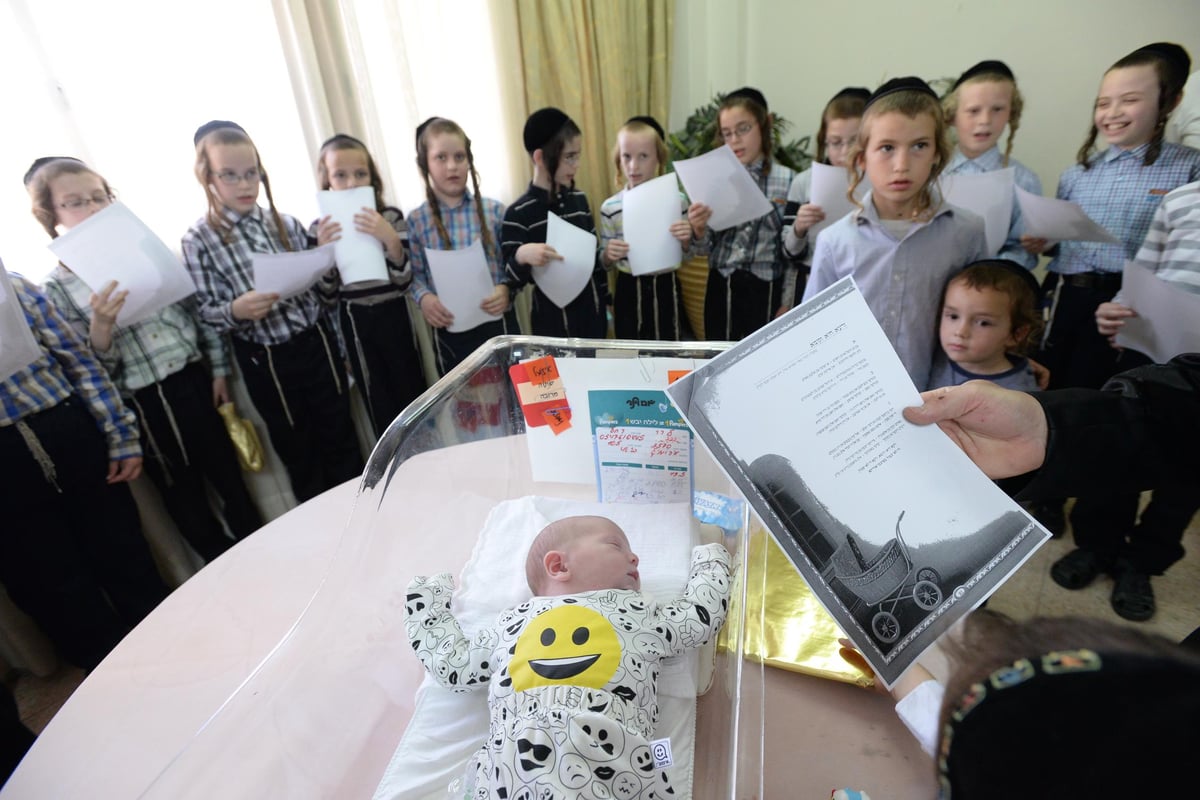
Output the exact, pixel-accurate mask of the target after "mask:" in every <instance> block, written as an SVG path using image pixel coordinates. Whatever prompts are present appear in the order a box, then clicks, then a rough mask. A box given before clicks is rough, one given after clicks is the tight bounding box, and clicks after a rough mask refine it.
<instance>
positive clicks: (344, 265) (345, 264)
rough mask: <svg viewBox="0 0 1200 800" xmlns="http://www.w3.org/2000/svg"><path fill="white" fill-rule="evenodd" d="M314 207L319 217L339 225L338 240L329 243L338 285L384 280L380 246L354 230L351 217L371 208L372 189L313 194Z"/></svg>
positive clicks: (385, 271) (384, 271) (381, 245)
mask: <svg viewBox="0 0 1200 800" xmlns="http://www.w3.org/2000/svg"><path fill="white" fill-rule="evenodd" d="M317 206H318V207H319V208H320V209H321V216H323V217H325V216H328V217H332V219H333V221H334V222H337V223H338V224H340V225H341V226H342V234H341V238H340V239H338V240H337V241H336V242H334V243H333V256H334V260H335V261H337V268H338V272H339V273H340V274H341V276H342V283H345V284H351V283H358V282H359V281H386V280H388V271H387V261H386V260H385V259H384V254H383V243H382V242H380V241H379V240H378V239H376V238H375V237H374V236H372V235H371V234H369V233H363V232H361V231H359V230H358V229H357V228H355V227H354V215H355V214H357V213H359V212H360V211H362V210H363V209H364V208H374V207H375V189H374V187H371V186H359V187H357V188H355V189H344V190H342V191H339V192H333V191H325V192H317Z"/></svg>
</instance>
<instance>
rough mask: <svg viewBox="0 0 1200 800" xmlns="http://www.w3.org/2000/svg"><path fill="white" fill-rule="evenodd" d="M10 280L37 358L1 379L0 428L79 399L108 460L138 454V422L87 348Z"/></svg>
mask: <svg viewBox="0 0 1200 800" xmlns="http://www.w3.org/2000/svg"><path fill="white" fill-rule="evenodd" d="M0 266H3V265H0ZM9 278H10V279H11V282H12V287H13V291H14V292H15V293H16V295H17V300H18V302H19V303H20V304H21V310H22V311H24V312H25V321H26V322H27V323H28V324H29V329H30V330H31V331H33V338H34V339H36V340H37V342H38V344H40V345H41V347H42V356H41V358H39V359H37V360H36V361H34V362H33V363H32V364H29V365H27V366H24V367H22V368H21V369H19V370H17V371H16V372H15V373H13V374H12V375H11V376H9V377H8V378H5V379H4V380H3V381H0V406H2V407H0V425H14V424H16V423H17V422H20V421H21V420H22V419H24V418H25V417H28V416H30V415H31V414H36V413H38V412H39V411H45V410H47V409H50V408H53V407H54V406H56V405H58V404H59V403H61V402H63V401H64V400H66V399H67V398H69V397H71V395H78V396H79V398H80V399H81V400H83V402H84V404H85V405H86V406H87V410H88V413H90V414H91V415H92V417H93V418H95V420H96V426H97V427H98V428H99V429H100V432H101V433H102V434H104V438H105V441H106V442H107V443H108V457H109V458H110V459H111V460H113V461H117V460H120V459H123V458H135V457H138V456H140V455H141V454H142V448H141V446H140V445H139V444H138V427H137V418H136V417H135V416H134V415H133V412H132V411H130V410H129V409H128V408H126V407H125V406H124V405H122V404H121V398H120V396H119V395H118V394H117V390H116V387H115V386H113V385H112V382H111V381H110V380H109V379H108V375H107V374H106V373H105V371H104V368H103V367H102V366H100V363H99V362H98V361H97V360H96V359H95V358H94V357H93V356H92V349H91V348H90V347H88V346H87V343H86V342H84V341H83V340H82V339H80V338H79V336H78V335H77V334H76V333H75V331H74V330H73V329H72V328H71V325H70V323H68V322H67V321H66V320H65V319H63V318H62V316H60V315H59V313H58V311H56V310H55V308H54V306H53V305H51V304H50V301H49V300H47V299H46V296H45V295H44V294H42V293H41V292H39V291H38V290H37V287H35V286H34V285H33V284H32V283H30V282H29V281H27V280H25V279H24V278H22V277H21V276H20V275H16V274H13V273H9Z"/></svg>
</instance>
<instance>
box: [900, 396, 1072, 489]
mask: <svg viewBox="0 0 1200 800" xmlns="http://www.w3.org/2000/svg"><path fill="white" fill-rule="evenodd" d="M921 399H922V400H923V401H924V403H925V404H924V405H922V406H917V407H913V408H906V409H904V411H903V414H904V418H905V419H906V420H908V421H909V422H912V423H914V424H916V425H929V424H931V423H937V426H938V427H939V428H941V429H942V430H943V431H944V432H945V433H946V434H947V435H948V436H949V437H950V438H951V439H952V440H953V441H954V443H955V444H956V445H958V446H959V448H961V449H962V451H963V452H964V453H966V454H967V456H968V457H969V458H970V459H971V460H972V461H974V462H975V464H976V465H977V466H978V467H979V468H980V469H982V470H983V471H984V472H985V473H986V474H987V476H988V477H989V478H1008V477H1011V476H1013V475H1023V474H1024V473H1026V472H1029V471H1031V470H1035V469H1037V468H1038V467H1040V466H1041V465H1042V462H1043V461H1044V460H1045V458H1046V439H1047V436H1048V427H1047V425H1046V413H1045V412H1044V411H1043V410H1042V406H1041V404H1040V403H1038V401H1037V400H1034V399H1033V397H1032V396H1030V395H1028V394H1026V393H1025V392H1014V391H1012V390H1011V389H1002V388H1000V387H999V386H997V385H996V384H994V383H992V382H990V381H968V382H967V383H964V384H962V385H961V386H946V387H943V388H941V389H934V390H933V391H929V392H924V393H923V394H922V395H921Z"/></svg>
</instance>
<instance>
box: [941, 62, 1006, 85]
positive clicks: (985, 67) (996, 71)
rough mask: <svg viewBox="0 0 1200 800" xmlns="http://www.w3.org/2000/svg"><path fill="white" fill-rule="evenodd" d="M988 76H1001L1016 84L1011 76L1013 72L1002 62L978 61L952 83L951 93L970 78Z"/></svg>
mask: <svg viewBox="0 0 1200 800" xmlns="http://www.w3.org/2000/svg"><path fill="white" fill-rule="evenodd" d="M988 74H990V75H1003V76H1004V77H1006V78H1008V79H1009V80H1010V81H1012V82H1013V83H1016V82H1017V77H1016V76H1015V75H1013V71H1012V70H1011V69H1009V68H1008V64H1005V63H1004V62H1003V61H980V62H979V63H978V64H976V65H975V66H973V67H971V68H970V69H968V70H967V71H966V72H964V73H963V74H962V75H959V76H958V80H956V81H955V82H954V86H952V87H951V91H953V90H954V89H957V88H958V87H959V86H962V85H963V84H964V83H966V82H967V81H969V80H971V78H974V77H975V76H976V75H988Z"/></svg>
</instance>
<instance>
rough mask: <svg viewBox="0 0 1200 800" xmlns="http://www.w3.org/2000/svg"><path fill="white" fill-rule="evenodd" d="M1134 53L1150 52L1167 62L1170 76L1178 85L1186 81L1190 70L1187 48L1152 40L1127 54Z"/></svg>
mask: <svg viewBox="0 0 1200 800" xmlns="http://www.w3.org/2000/svg"><path fill="white" fill-rule="evenodd" d="M1134 53H1151V54H1153V55H1156V56H1158V57H1159V58H1161V59H1162V60H1163V61H1165V62H1166V63H1167V68H1168V69H1170V70H1171V75H1172V77H1173V78H1174V79H1175V80H1176V81H1177V82H1178V83H1179V85H1180V86H1182V85H1183V84H1184V83H1186V82H1187V79H1188V73H1189V72H1191V71H1192V57H1191V56H1189V55H1188V51H1187V50H1185V49H1184V48H1183V47H1181V46H1180V45H1177V44H1175V43H1174V42H1154V43H1152V44H1148V45H1145V46H1144V47H1139V48H1138V49H1137V50H1134V51H1133V53H1130V54H1129V55H1133V54H1134Z"/></svg>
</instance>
